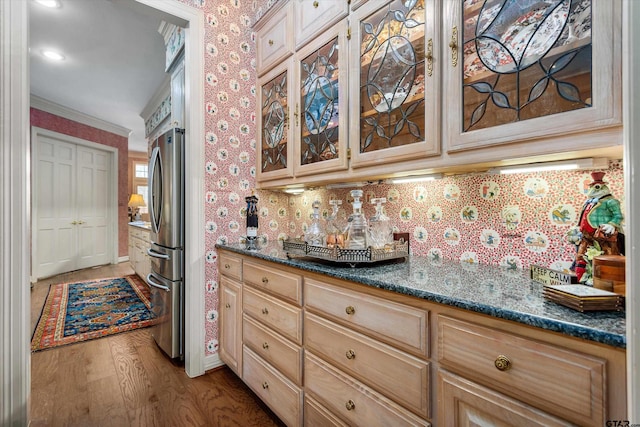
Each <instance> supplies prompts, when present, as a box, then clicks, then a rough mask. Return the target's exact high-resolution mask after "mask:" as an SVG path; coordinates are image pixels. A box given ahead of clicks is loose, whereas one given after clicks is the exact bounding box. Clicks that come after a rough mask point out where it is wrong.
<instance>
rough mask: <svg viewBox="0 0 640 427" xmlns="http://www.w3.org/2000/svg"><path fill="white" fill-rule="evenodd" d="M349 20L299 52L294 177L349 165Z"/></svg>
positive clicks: (344, 167) (297, 55) (297, 57)
mask: <svg viewBox="0 0 640 427" xmlns="http://www.w3.org/2000/svg"><path fill="white" fill-rule="evenodd" d="M346 47H347V23H346V21H342V22H340V23H338V24H336V25H334V26H333V27H332V28H331V29H330V30H329V31H327V32H325V33H324V34H323V35H322V37H319V38H317V39H316V40H314V41H313V42H311V43H310V44H309V45H307V46H306V47H305V48H303V49H302V50H300V51H299V52H297V54H296V68H297V71H298V80H297V85H298V86H297V87H298V92H297V94H298V95H297V99H296V101H295V102H296V104H295V112H294V117H295V120H294V122H295V123H294V126H295V150H294V156H295V167H294V174H295V175H296V176H302V175H310V174H318V173H322V172H330V171H336V170H344V169H347V138H348V117H349V115H348V105H347V90H348V89H347V73H346V72H347V61H346V59H347V49H346Z"/></svg>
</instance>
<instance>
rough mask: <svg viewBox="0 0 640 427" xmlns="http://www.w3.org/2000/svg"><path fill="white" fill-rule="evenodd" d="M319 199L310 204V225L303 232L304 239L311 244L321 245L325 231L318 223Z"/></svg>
mask: <svg viewBox="0 0 640 427" xmlns="http://www.w3.org/2000/svg"><path fill="white" fill-rule="evenodd" d="M320 204H321V203H320V200H316V201H314V202H313V203H312V204H311V207H312V208H313V213H312V214H311V225H309V227H308V228H307V231H306V232H305V233H304V241H305V242H307V243H308V244H310V245H313V246H323V245H324V237H325V233H324V230H323V229H322V226H321V225H320Z"/></svg>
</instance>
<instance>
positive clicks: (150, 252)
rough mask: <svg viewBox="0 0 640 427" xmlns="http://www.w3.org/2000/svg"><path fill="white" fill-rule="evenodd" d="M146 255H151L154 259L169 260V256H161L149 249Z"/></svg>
mask: <svg viewBox="0 0 640 427" xmlns="http://www.w3.org/2000/svg"><path fill="white" fill-rule="evenodd" d="M147 255H151V256H152V257H154V258H161V259H169V258H170V257H169V255H166V254H161V253H160V252H156V251H154V250H153V249H151V248H149V249H147Z"/></svg>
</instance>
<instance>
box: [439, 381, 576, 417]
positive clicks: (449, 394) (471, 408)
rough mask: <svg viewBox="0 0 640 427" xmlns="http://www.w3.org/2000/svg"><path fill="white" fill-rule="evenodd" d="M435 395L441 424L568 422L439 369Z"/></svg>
mask: <svg viewBox="0 0 640 427" xmlns="http://www.w3.org/2000/svg"><path fill="white" fill-rule="evenodd" d="M438 396H439V398H438V404H439V405H440V406H439V409H438V419H439V420H440V421H439V425H441V426H442V427H458V426H494V427H510V426H520V427H536V426H537V427H543V426H544V427H551V426H554V427H558V426H570V425H572V424H570V423H568V422H566V421H562V420H560V419H558V418H555V417H553V416H551V415H548V414H545V413H544V412H542V411H539V410H537V409H536V408H533V407H531V406H529V405H525V404H524V403H521V402H518V401H517V400H515V399H511V398H508V397H506V396H503V395H501V394H500V393H496V392H495V391H493V390H491V389H488V388H485V387H482V386H480V385H478V384H476V383H474V382H472V381H469V380H466V379H464V378H462V377H459V376H457V375H453V374H450V373H448V372H446V371H443V370H440V371H439V372H438Z"/></svg>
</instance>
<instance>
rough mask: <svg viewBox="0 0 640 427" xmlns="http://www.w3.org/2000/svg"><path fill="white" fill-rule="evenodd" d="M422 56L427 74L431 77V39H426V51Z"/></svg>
mask: <svg viewBox="0 0 640 427" xmlns="http://www.w3.org/2000/svg"><path fill="white" fill-rule="evenodd" d="M424 57H425V59H426V60H427V75H428V76H429V77H431V76H432V75H433V39H429V40H428V41H427V53H426V54H425V56H424Z"/></svg>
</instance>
